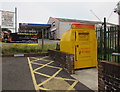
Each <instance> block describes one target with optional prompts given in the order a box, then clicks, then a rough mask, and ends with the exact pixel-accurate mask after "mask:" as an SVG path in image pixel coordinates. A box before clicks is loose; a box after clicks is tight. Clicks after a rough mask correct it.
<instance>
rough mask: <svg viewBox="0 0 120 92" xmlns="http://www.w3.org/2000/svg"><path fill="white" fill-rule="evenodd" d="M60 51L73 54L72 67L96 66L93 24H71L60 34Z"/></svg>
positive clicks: (95, 43) (95, 41) (95, 42)
mask: <svg viewBox="0 0 120 92" xmlns="http://www.w3.org/2000/svg"><path fill="white" fill-rule="evenodd" d="M60 51H63V52H67V53H71V54H74V69H79V68H87V67H96V66H97V40H96V33H95V25H89V24H72V28H71V29H70V30H68V31H66V32H65V33H63V35H62V38H61V40H60Z"/></svg>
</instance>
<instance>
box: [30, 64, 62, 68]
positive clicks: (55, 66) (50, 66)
mask: <svg viewBox="0 0 120 92" xmlns="http://www.w3.org/2000/svg"><path fill="white" fill-rule="evenodd" d="M32 64H36V65H44V64H40V63H34V62H32ZM47 67H52V68H57V69H62V68H60V67H56V66H51V65H47Z"/></svg>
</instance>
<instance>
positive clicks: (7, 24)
mask: <svg viewBox="0 0 120 92" xmlns="http://www.w3.org/2000/svg"><path fill="white" fill-rule="evenodd" d="M1 20H2V21H1V22H2V23H1V27H2V28H13V27H14V12H9V11H2V13H1Z"/></svg>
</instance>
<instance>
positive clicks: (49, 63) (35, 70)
mask: <svg viewBox="0 0 120 92" xmlns="http://www.w3.org/2000/svg"><path fill="white" fill-rule="evenodd" d="M53 62H54V61H51V62H49V63H47V64H45V65H43V66H41V67H38V68H36V69H34V72H35V71H37V70H39V69H41V68H43V67H45V66H47V65H48V64H51V63H53Z"/></svg>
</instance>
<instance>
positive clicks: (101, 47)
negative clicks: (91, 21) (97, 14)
mask: <svg viewBox="0 0 120 92" xmlns="http://www.w3.org/2000/svg"><path fill="white" fill-rule="evenodd" d="M102 44H103V30H102V26H101V28H100V48H99V54H100V60H102V56H103V54H102V53H103V45H102Z"/></svg>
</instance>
